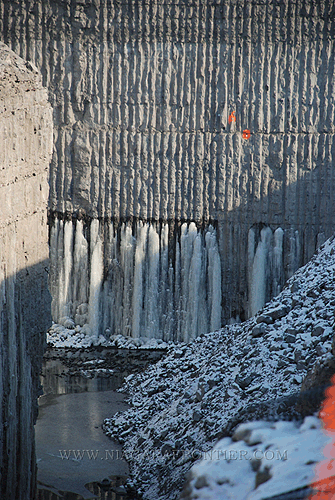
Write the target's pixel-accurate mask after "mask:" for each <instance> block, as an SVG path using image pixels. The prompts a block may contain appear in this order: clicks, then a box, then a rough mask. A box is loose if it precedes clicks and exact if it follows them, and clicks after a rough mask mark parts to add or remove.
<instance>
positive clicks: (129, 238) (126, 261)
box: [116, 224, 136, 336]
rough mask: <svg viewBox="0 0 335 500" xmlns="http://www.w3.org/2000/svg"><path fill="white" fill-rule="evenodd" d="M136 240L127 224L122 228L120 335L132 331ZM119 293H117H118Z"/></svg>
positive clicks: (128, 333)
mask: <svg viewBox="0 0 335 500" xmlns="http://www.w3.org/2000/svg"><path fill="white" fill-rule="evenodd" d="M135 244H136V240H135V238H133V235H132V230H131V227H129V226H128V225H126V224H123V225H122V228H121V241H120V252H121V259H120V265H121V273H122V278H123V283H121V290H123V294H122V303H121V311H122V320H121V322H120V324H119V325H118V326H119V328H120V327H121V331H120V333H122V334H123V335H127V336H130V335H131V329H132V296H133V283H134V253H135ZM116 293H117V292H116Z"/></svg>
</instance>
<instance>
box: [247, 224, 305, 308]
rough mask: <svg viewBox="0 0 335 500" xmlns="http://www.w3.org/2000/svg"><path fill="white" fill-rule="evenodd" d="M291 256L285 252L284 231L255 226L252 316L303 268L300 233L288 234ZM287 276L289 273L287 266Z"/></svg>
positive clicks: (251, 257) (251, 231)
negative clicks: (300, 263) (300, 267)
mask: <svg viewBox="0 0 335 500" xmlns="http://www.w3.org/2000/svg"><path fill="white" fill-rule="evenodd" d="M285 235H286V238H287V244H288V253H287V256H285V252H284V231H283V229H282V228H281V227H279V228H277V229H276V230H275V231H274V232H273V231H272V229H271V228H270V227H268V226H264V227H262V228H261V227H257V226H253V227H252V228H251V229H249V233H248V295H249V300H248V315H249V317H250V316H253V315H254V314H256V312H257V311H259V309H261V308H262V307H263V306H264V304H265V303H266V302H268V301H269V300H270V299H271V298H272V297H275V296H276V295H278V294H279V292H280V291H281V289H282V287H283V284H284V281H285V279H287V278H289V277H290V276H292V274H293V273H294V272H295V271H296V270H297V269H298V268H299V259H300V256H299V252H300V245H299V233H298V231H292V230H288V231H287V234H286V233H285ZM285 262H286V266H287V273H286V274H285V269H284V263H285Z"/></svg>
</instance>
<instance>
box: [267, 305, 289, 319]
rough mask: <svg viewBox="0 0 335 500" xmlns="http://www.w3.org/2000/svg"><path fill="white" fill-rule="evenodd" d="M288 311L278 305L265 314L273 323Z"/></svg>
mask: <svg viewBox="0 0 335 500" xmlns="http://www.w3.org/2000/svg"><path fill="white" fill-rule="evenodd" d="M288 311H289V308H288V307H287V306H284V305H280V306H278V307H276V308H275V309H270V310H268V311H267V314H268V315H269V316H271V318H272V319H273V320H274V321H275V320H277V319H280V318H282V317H283V316H286V314H287V313H288Z"/></svg>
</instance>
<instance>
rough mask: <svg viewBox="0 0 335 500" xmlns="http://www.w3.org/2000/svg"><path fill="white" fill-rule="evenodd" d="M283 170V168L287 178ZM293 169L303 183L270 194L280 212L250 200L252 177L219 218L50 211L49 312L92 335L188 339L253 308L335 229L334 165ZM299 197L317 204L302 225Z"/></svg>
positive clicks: (273, 292) (279, 286)
mask: <svg viewBox="0 0 335 500" xmlns="http://www.w3.org/2000/svg"><path fill="white" fill-rule="evenodd" d="M285 168H286V166H285V165H284V164H283V166H282V171H281V172H280V173H279V174H277V175H278V176H281V178H282V179H285V175H284V173H283V170H284V169H285ZM296 168H300V170H301V176H300V181H299V189H298V187H297V183H295V182H293V183H291V184H289V185H286V184H285V180H282V185H284V187H281V189H279V188H278V189H277V191H278V193H272V199H273V198H274V197H276V198H277V199H278V198H279V199H280V200H281V202H282V203H281V205H279V206H278V207H276V212H275V213H274V211H273V207H272V209H271V207H269V206H268V200H267V198H266V197H265V196H264V197H263V198H262V200H260V201H257V198H256V197H253V198H252V196H253V191H254V190H255V187H254V186H253V185H252V184H251V185H250V186H248V189H247V191H248V192H249V193H250V194H249V195H248V196H246V199H245V201H244V202H243V203H240V204H239V206H238V207H236V208H235V209H234V210H231V211H230V212H229V213H228V214H227V215H226V216H225V217H223V216H222V218H221V219H219V220H218V221H213V225H211V224H209V225H208V224H206V223H204V222H202V223H201V224H196V223H194V222H190V221H176V220H173V221H166V222H164V221H158V222H154V221H151V222H146V221H141V220H136V219H133V218H132V219H129V220H124V221H118V220H114V221H110V220H102V219H91V218H89V217H80V216H77V215H73V214H59V213H53V214H52V218H51V219H50V222H51V230H50V248H51V263H50V268H51V285H50V286H51V288H50V289H51V293H52V296H53V305H52V314H53V319H54V320H55V321H56V322H58V323H61V324H63V325H64V326H67V325H69V326H68V327H71V325H72V326H74V324H79V325H80V326H81V327H83V328H84V330H83V331H85V332H86V334H89V335H93V336H95V337H98V336H99V334H103V335H105V336H106V337H109V336H110V335H115V334H120V333H121V334H123V335H130V336H133V337H135V338H139V337H147V338H162V339H164V340H179V341H180V340H181V341H188V340H190V339H191V338H194V337H196V336H197V335H199V334H201V333H205V332H208V331H213V330H215V329H217V328H219V327H220V326H221V324H224V323H226V322H227V321H229V318H231V317H232V316H235V317H236V316H238V317H239V318H240V319H242V320H243V319H246V317H248V316H250V315H253V314H255V313H256V312H257V310H259V309H260V308H261V307H262V306H263V305H264V304H265V303H266V302H267V301H269V300H270V299H271V298H272V297H273V296H275V295H277V294H278V293H279V292H280V290H281V289H282V287H283V285H284V283H285V281H286V280H287V279H288V278H289V277H290V276H292V274H293V273H294V272H295V271H296V270H297V269H298V268H299V267H301V266H302V265H304V264H305V263H306V262H307V261H308V260H309V259H310V258H311V257H312V255H313V253H314V252H315V250H316V248H317V247H318V246H320V245H321V244H322V243H323V242H324V241H325V239H326V238H328V237H329V236H331V234H332V233H333V230H334V226H333V221H332V220H327V219H326V217H325V216H324V214H323V213H322V208H323V207H324V206H327V210H325V213H326V212H329V211H330V207H331V205H332V204H333V197H332V191H331V190H330V187H329V186H331V185H332V182H333V180H332V179H333V175H332V172H330V171H329V168H330V165H329V164H327V163H325V164H321V165H319V166H318V168H317V169H315V170H313V171H309V170H306V169H304V167H302V166H301V167H298V166H296ZM251 182H253V181H251ZM322 193H324V194H322ZM322 196H324V199H321V198H322ZM301 197H302V198H307V199H309V205H310V206H313V207H314V209H313V210H312V211H306V213H305V215H304V218H303V220H304V222H303V223H300V222H299V221H300V220H301V213H302V210H303V207H302V206H301V203H302V202H301V199H300V198H301ZM250 198H252V203H250V206H252V208H253V210H255V212H256V213H262V214H263V220H262V221H253V219H252V215H253V214H252V213H250V214H249V221H250V222H249V221H248V220H247V221H245V220H244V219H243V214H245V213H248V203H249V202H250ZM278 219H279V220H281V221H282V223H280V224H279V223H276V222H274V220H278ZM234 241H235V242H238V245H237V246H236V247H235V246H233V244H232V243H233V242H234Z"/></svg>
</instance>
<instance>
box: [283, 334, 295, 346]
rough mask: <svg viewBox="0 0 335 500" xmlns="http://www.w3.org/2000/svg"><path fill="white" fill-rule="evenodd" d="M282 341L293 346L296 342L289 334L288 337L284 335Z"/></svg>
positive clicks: (293, 336)
mask: <svg viewBox="0 0 335 500" xmlns="http://www.w3.org/2000/svg"><path fill="white" fill-rule="evenodd" d="M284 339H285V342H287V343H288V344H293V343H294V342H295V340H296V338H295V335H291V334H290V333H289V334H288V335H285V337H284Z"/></svg>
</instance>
